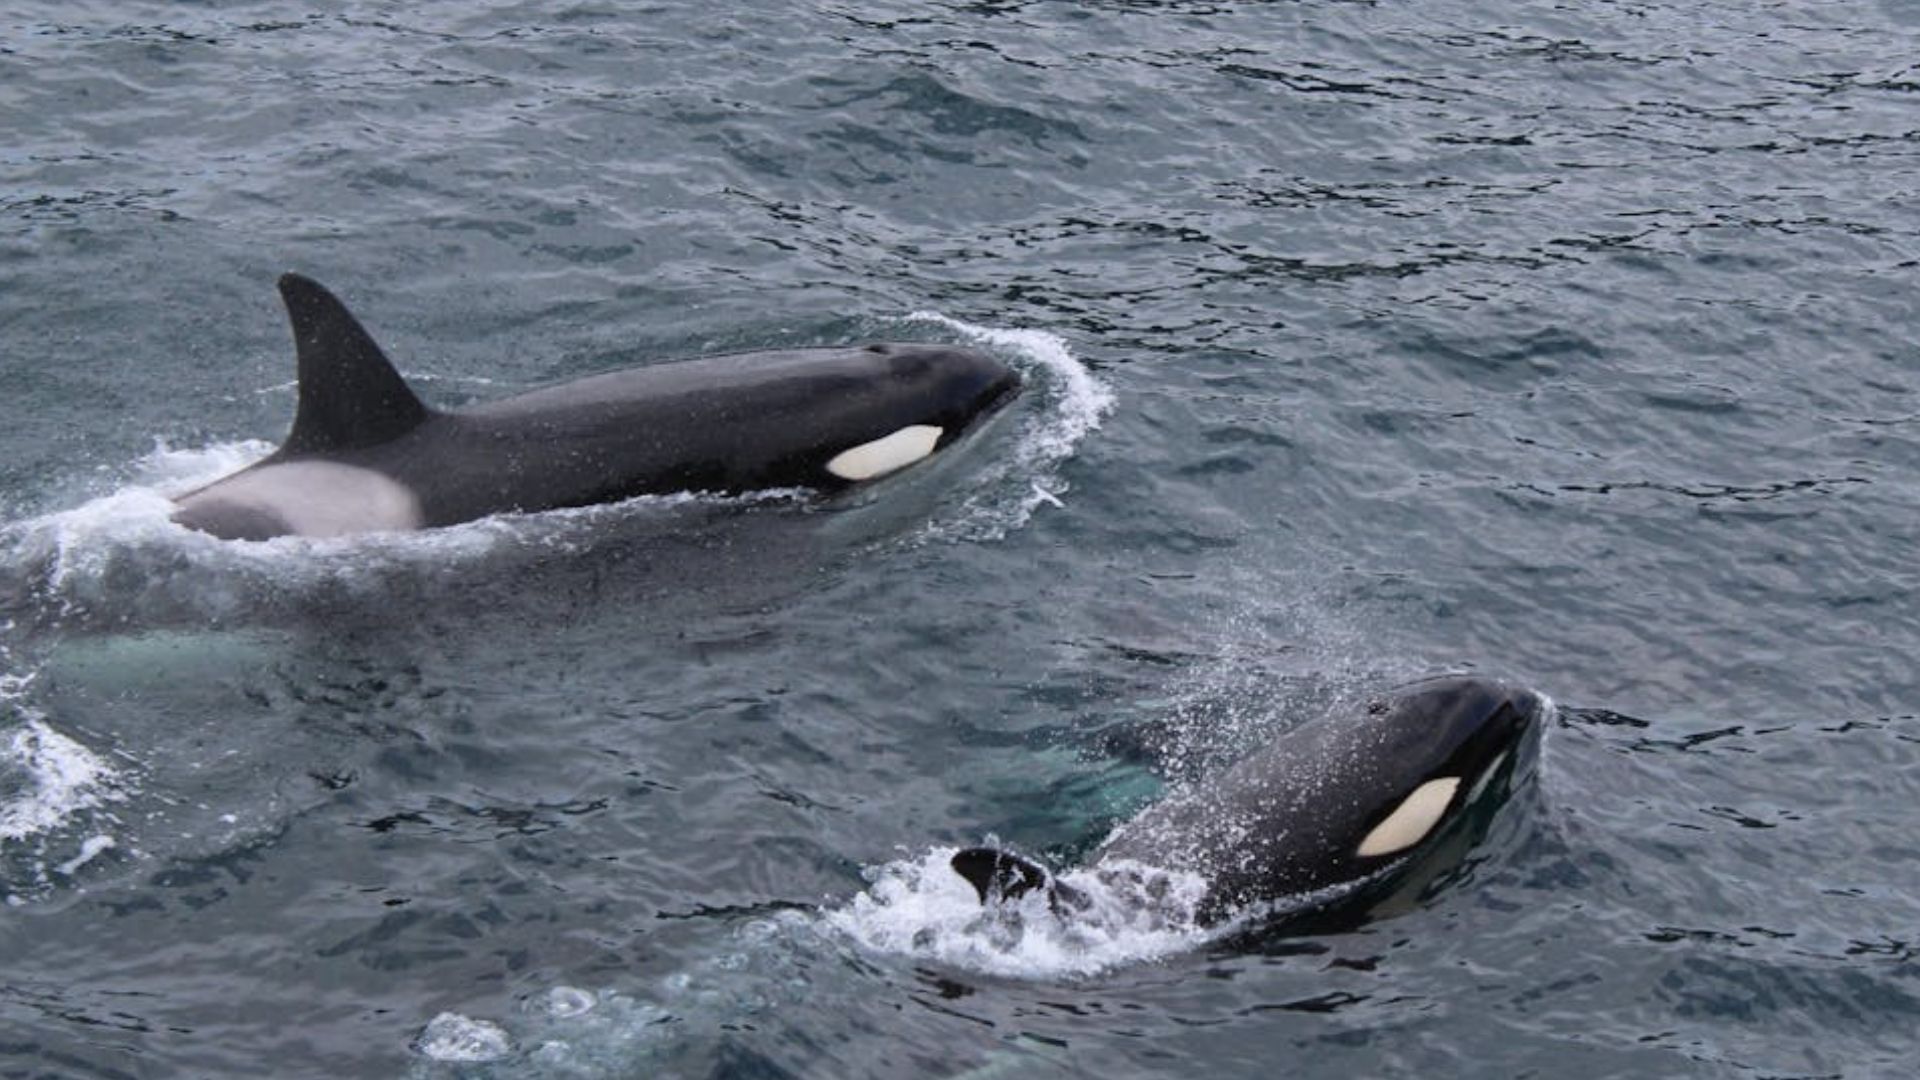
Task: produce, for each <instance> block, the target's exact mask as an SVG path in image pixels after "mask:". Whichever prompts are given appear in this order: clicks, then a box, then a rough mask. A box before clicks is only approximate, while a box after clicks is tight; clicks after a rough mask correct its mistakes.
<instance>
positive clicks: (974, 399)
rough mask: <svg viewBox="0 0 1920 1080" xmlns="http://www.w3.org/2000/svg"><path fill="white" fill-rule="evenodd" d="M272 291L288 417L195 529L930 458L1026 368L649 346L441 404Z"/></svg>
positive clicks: (279, 525)
mask: <svg viewBox="0 0 1920 1080" xmlns="http://www.w3.org/2000/svg"><path fill="white" fill-rule="evenodd" d="M280 296H281V298H282V299H283V300H284V301H285V302H286V306H287V314H288V316H289V317H290V319H291V320H292V323H293V337H294V347H295V350H296V354H297V357H298V361H299V377H300V391H299V406H298V409H297V411H296V413H295V415H294V420H293V430H292V432H291V433H290V434H289V435H288V436H287V438H286V441H285V442H283V443H282V444H281V445H280V447H279V449H277V450H275V451H274V452H273V453H272V454H270V455H268V456H267V457H266V458H265V459H264V460H262V461H260V462H258V463H256V464H254V465H252V466H249V467H247V468H245V469H241V470H240V471H238V472H236V473H233V474H232V475H229V476H227V477H225V478H223V479H220V480H216V481H214V482H213V483H211V484H209V485H207V486H206V487H203V488H200V489H199V490H197V491H193V492H190V493H188V494H186V495H183V496H181V497H180V498H179V499H177V500H176V501H177V502H178V504H179V509H177V510H176V511H175V512H174V515H173V520H174V521H176V522H178V523H179V524H181V525H185V526H187V527H188V528H192V529H198V530H200V531H202V532H207V533H212V534H213V535H215V536H218V537H222V538H225V539H230V540H264V539H268V538H270V537H275V536H284V535H289V534H292V535H299V536H340V535H345V534H350V533H358V532H371V531H378V530H404V529H421V528H432V527H435V526H440V525H451V524H454V523H456V522H461V521H470V520H472V519H474V518H479V517H484V516H486V515H488V514H494V513H500V512H502V511H535V510H551V509H557V508H560V507H569V506H585V505H589V504H593V503H604V502H613V501H617V500H620V499H625V498H629V497H631V496H635V495H644V494H655V493H667V492H676V491H707V492H743V491H755V490H764V489H769V488H782V487H807V488H817V489H822V490H834V489H838V488H843V487H846V486H848V485H850V484H855V483H859V482H861V481H865V480H873V479H878V478H879V477H882V476H885V475H887V474H889V473H892V472H894V471H896V470H898V469H901V468H904V467H906V466H908V465H911V464H913V463H914V462H916V461H918V460H920V459H922V458H924V457H927V456H928V455H930V454H932V453H933V452H934V451H936V450H938V449H940V448H942V447H944V446H946V445H948V444H950V443H952V442H953V441H954V440H955V439H957V438H959V437H960V436H961V435H962V434H963V433H964V432H966V431H967V429H968V428H969V427H970V426H971V425H972V424H973V423H974V422H975V421H977V420H979V419H980V418H981V417H983V416H985V415H987V414H989V413H991V412H993V411H994V410H995V409H996V408H998V407H999V406H1001V405H1003V404H1005V403H1006V402H1007V401H1008V400H1009V399H1011V398H1012V396H1013V395H1014V394H1015V393H1016V392H1017V391H1018V390H1019V387H1020V378H1019V376H1018V375H1016V374H1015V373H1014V372H1013V371H1012V370H1010V369H1009V368H1007V367H1006V366H1005V365H1004V364H1001V363H1000V362H998V361H996V360H994V359H992V358H991V357H988V356H985V355H982V354H980V353H977V352H973V351H971V350H968V349H960V348H954V347H951V346H942V345H904V344H876V345H868V346H865V347H863V348H839V349H831V348H829V349H795V350H789V351H783V352H754V353H738V354H733V355H726V356H713V357H706V358H702V359H697V360H683V361H678V362H673V363H663V364H655V365H652V366H648V367H641V368H633V369H629V370H624V371H615V372H610V373H607V374H603V375H594V376H589V377H587V378H583V379H578V380H576V381H573V382H568V383H563V384H560V385H558V386H551V387H547V388H544V389H539V390H533V391H530V392H528V393H524V394H520V395H518V396H515V397H510V398H507V399H505V400H502V401H494V402H489V403H486V404H482V405H476V406H473V407H471V408H466V409H459V410H453V411H441V410H437V409H433V408H429V407H428V406H426V405H425V404H422V403H421V401H420V399H419V398H417V397H415V396H414V393H413V391H412V389H411V388H409V387H408V386H407V384H406V382H405V380H403V379H402V378H401V377H400V375H399V373H398V372H397V371H395V370H394V368H393V365H392V364H391V363H389V362H388V360H387V358H386V356H385V355H384V354H382V353H381V351H380V347H379V346H378V345H376V344H374V342H373V338H372V337H370V336H369V335H368V334H367V332H366V330H365V329H363V328H362V327H361V325H360V323H359V322H358V320H356V319H355V318H354V317H353V315H352V313H351V312H349V311H348V310H347V308H346V305H344V304H342V303H341V302H340V301H339V300H338V299H337V298H336V297H334V295H333V294H332V293H330V292H328V291H327V290H326V289H324V288H322V287H321V286H320V285H318V284H316V283H315V282H313V281H311V280H309V279H307V278H304V277H301V276H300V275H298V274H287V275H285V276H283V277H282V278H281V279H280Z"/></svg>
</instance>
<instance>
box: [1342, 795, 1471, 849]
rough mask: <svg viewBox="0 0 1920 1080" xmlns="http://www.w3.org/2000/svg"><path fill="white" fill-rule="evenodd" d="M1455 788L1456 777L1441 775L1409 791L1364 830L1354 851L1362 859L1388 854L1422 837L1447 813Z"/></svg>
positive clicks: (1415, 842) (1424, 837) (1410, 844)
mask: <svg viewBox="0 0 1920 1080" xmlns="http://www.w3.org/2000/svg"><path fill="white" fill-rule="evenodd" d="M1459 789H1460V778H1459V777H1457V776H1443V777H1440V778H1439V779H1435V780H1429V781H1427V782H1426V783H1424V784H1421V785H1420V786H1419V787H1417V788H1414V789H1413V794H1411V795H1408V796H1407V797H1406V798H1404V799H1402V800H1400V805H1399V806H1397V807H1395V808H1394V811H1393V813H1391V814H1388V815H1387V817H1386V820H1385V821H1382V822H1381V823H1380V824H1378V825H1375V826H1374V827H1373V831H1371V832H1369V833H1367V835H1366V838H1365V839H1364V840H1361V841H1360V846H1359V847H1358V848H1356V849H1355V850H1354V854H1355V855H1358V856H1359V857H1361V858H1363V859H1370V858H1375V857H1377V856H1381V855H1392V854H1393V853H1395V852H1397V851H1405V850H1406V849H1408V848H1410V847H1412V846H1413V845H1415V844H1417V843H1419V842H1420V841H1422V840H1424V839H1426V838H1427V834H1428V833H1430V832H1432V831H1433V827H1434V826H1435V825H1438V824H1439V823H1440V817H1441V815H1443V814H1445V813H1446V812H1447V805H1448V804H1449V803H1451V802H1452V801H1453V793H1454V792H1455V791H1458V790H1459Z"/></svg>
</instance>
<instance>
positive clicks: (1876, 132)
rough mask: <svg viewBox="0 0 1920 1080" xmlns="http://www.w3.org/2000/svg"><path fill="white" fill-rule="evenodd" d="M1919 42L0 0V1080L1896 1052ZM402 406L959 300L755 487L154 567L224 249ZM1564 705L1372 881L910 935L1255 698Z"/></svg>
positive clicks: (1884, 1060)
mask: <svg viewBox="0 0 1920 1080" xmlns="http://www.w3.org/2000/svg"><path fill="white" fill-rule="evenodd" d="M1916 57H1920V8H1916V7H1915V6H1914V5H1912V4H1910V3H1906V2H1904V0H1883V2H1880V3H1866V2H1817V0H1809V2H1803V3H1790V4H1750V3H1726V2H1722V0H1689V2H1686V3H1680V2H1677V0H1646V2H1594V3H1586V4H1560V3H1542V2H1526V0H1517V2H1512V3H1496V2H1489V0H1473V2H1465V0H1434V2H1429V3H1420V4H1380V3H1364V2H1336V0H1302V2H1299V3H1292V4H1268V3H1252V2H1228V0H1214V2H1202V0H1195V2H1185V3H1182V2H1171V3H1146V2H1132V3H1129V2H1107V3H1097V2H1096V3H1064V2H1019V0H1011V2H981V3H970V4H958V3H932V4H896V3H863V4H851V3H824V4H760V3H754V2H747V3H739V4H729V5H712V4H706V5H679V4H671V3H667V4H652V5H624V4H612V3H578V4H527V3H518V4H516V3H487V2H480V3H465V4H440V5H433V4H429V5H417V4H415V5H403V4H394V3H347V4H342V5H332V6H328V7H327V9H326V10H320V11H316V10H314V8H312V7H310V6H298V5H290V4H286V3H283V2H280V0H263V2H255V3H244V2H242V3H164V4H163V3H153V2H127V3H113V4H104V3H74V2H63V3H60V4H52V3H44V2H39V0H23V2H19V3H14V4H11V5H9V6H8V7H7V9H6V10H5V11H4V12H0V131H4V133H5V136H6V137H5V138H4V139H0V1075H3V1076H8V1077H14V1076H19V1077H174V1076H183V1077H184V1076H193V1077H209V1076H235V1077H240V1076H246V1077H256V1076H276V1077H305V1076H314V1077H320V1076H325V1077H427V1078H439V1077H469V1076H470V1077H509V1076H511V1077H523V1076H525V1077H543V1076H554V1077H610V1076H682V1077H709V1076H711V1077H836V1078H839V1077H856V1076H857V1077H900V1076H915V1077H918V1076H949V1077H969V1078H976V1080H986V1078H989V1077H1006V1076H1099V1077H1104V1078H1112V1077H1132V1076H1165V1075H1205V1076H1248V1077H1252V1076H1272V1075H1275V1074H1276V1073H1284V1074H1286V1075H1292V1076H1310V1077H1321V1076H1324V1077H1342V1078H1345V1077H1354V1076H1411V1075H1419V1076H1427V1077H1431V1076H1474V1077H1491V1076H1514V1077H1519V1076H1555V1077H1580V1078H1588V1077H1648V1076H1688V1077H1739V1078H1749V1077H1751V1078H1759V1077H1847V1078H1856V1077H1895V1076H1907V1075H1910V1074H1911V1070H1912V1068H1913V1064H1912V1063H1913V1060H1914V1056H1915V1051H1916V1049H1920V1045H1917V1044H1920V1039H1916V1037H1915V1035H1914V1031H1915V1030H1916V1028H1917V1027H1920V959H1916V949H1920V943H1917V941H1920V939H1917V938H1916V935H1920V844H1916V841H1915V839H1914V836H1915V832H1914V825H1913V822H1914V819H1915V813H1916V811H1915V807H1916V805H1920V669H1917V668H1916V661H1915V658H1916V657H1917V656H1920V609H1917V608H1916V604H1917V603H1920V597H1917V595H1916V592H1917V590H1920V560H1917V559H1916V555H1915V552H1916V551H1917V550H1920V482H1916V479H1915V477H1916V473H1917V471H1920V399H1917V398H1916V393H1915V392H1916V389H1920V330H1917V329H1916V328H1917V327H1920V302H1916V299H1915V291H1916V286H1920V234H1917V230H1920V64H1917V63H1916V59H1915V58H1916ZM284 270H299V271H301V272H304V273H307V274H310V275H312V276H314V277H316V278H318V279H320V280H321V281H323V282H326V283H328V284H329V285H331V286H332V287H334V288H335V289H337V290H338V291H339V292H340V293H341V294H342V295H343V296H344V297H345V298H346V300H347V301H348V302H349V303H350V304H352V305H353V306H354V308H355V309H356V311H357V312H358V313H359V314H360V315H361V317H362V318H363V319H364V321H366V323H367V324H368V325H369V327H370V328H371V329H372V330H373V332H374V334H375V336H376V337H378V338H379V339H380V340H381V341H382V342H383V343H384V344H385V346H386V347H387V349H388V350H389V352H390V353H391V354H392V355H393V356H394V357H395V359H396V361H397V362H398V363H399V365H400V366H401V368H402V369H403V371H404V372H405V373H406V374H407V375H408V377H409V378H411V379H412V380H414V381H415V382H416V384H417V385H418V386H419V387H420V388H421V390H422V392H423V393H424V394H425V395H426V396H428V397H429V398H431V399H432V400H434V401H436V402H438V403H442V404H458V403H463V402H469V401H477V400H484V399H488V398H492V397H497V396H501V395H504V394H507V393H510V392H513V391H515V390H518V389H523V388H527V387H531V386H536V385H540V384H542V383H545V382H549V381H552V380H555V379H560V378H565V377H569V376H574V375H579V374H583V373H588V372H595V371H602V370H608V369H612V368H617V367H622V366H628V365H633V364H642V363H649V362H655V361H659V360H664V359H668V358H672V357H678V356H687V355H694V354H699V353H704V352H712V351H721V350H729V349H748V348H761V347H785V346H794V345H805V344H837V343H848V342H858V341H865V340H871V339H875V338H895V339H908V340H928V341H954V342H961V341H965V342H971V343H974V344H976V345H978V346H979V347H982V348H985V349H988V350H989V351H992V352H993V353H995V354H996V355H998V356H1000V357H1002V358H1003V359H1005V360H1007V361H1008V362H1009V363H1012V364H1014V365H1016V366H1018V367H1020V368H1021V369H1022V370H1023V371H1024V372H1026V374H1027V376H1028V386H1029V390H1028V392H1027V393H1026V394H1025V395H1024V396H1023V397H1022V398H1021V399H1020V400H1019V401H1018V403H1017V404H1016V405H1015V406H1014V407H1013V408H1012V409H1011V410H1010V411H1009V412H1008V413H1007V414H1005V415H1003V416H1002V417H1001V418H999V419H998V420H997V421H996V422H995V423H994V424H993V425H991V426H990V427H989V428H988V429H987V430H986V431H985V432H983V433H982V435H981V437H980V438H978V439H976V440H974V441H973V442H972V443H970V444H969V445H967V446H965V447H964V448H963V449H962V450H961V452H960V453H957V454H953V455H945V456H943V457H942V458H940V459H938V460H936V461H934V462H932V463H930V464H929V465H928V466H927V467H926V468H923V469H919V470H916V471H914V472H912V473H910V474H908V475H905V476H902V477H899V478H896V479H893V480H889V481H887V482H885V483H883V484H881V485H878V486H876V487H874V488H872V489H870V490H868V491H867V492H866V493H864V494H863V495H861V496H860V497H858V498H855V499H852V500H848V501H845V502H839V503H830V504H829V503H822V502H820V501H819V500H815V499H811V498H808V497H806V496H805V495H804V494H800V493H792V492H774V493H767V494H764V495H760V496H752V497H745V498H738V499H728V500H721V499H711V498H698V497H685V498H660V499H650V500H640V501H637V502H634V503H629V504H624V505H620V506H613V507H601V508H594V509H591V510H583V511H573V512H566V513H556V514H546V515H532V516H524V517H511V516H510V517H501V518H494V519H489V520H484V521H480V522H475V523H472V524H470V525H465V526H460V527H456V528H453V529H448V530H443V531H440V532H435V533H429V534H420V535H413V536H379V537H369V538H362V539H359V540H353V541H329V542H311V541H297V540H286V541H275V542H271V543H267V544H223V543H220V542H217V541H213V540H210V539H208V538H205V537H199V536H194V535H189V534H186V533H185V532H184V531H182V530H179V529H177V528H174V527H173V526H171V525H170V524H168V522H167V520H166V517H167V507H168V503H167V495H168V494H169V493H175V492H178V491H180V490H182V489H184V488H186V487H189V486H191V485H192V484H194V483H195V482H197V481H199V480H202V479H206V478H210V477H213V476H217V475H219V474H221V473H222V472H224V471H226V470H228V469H231V468H233V467H236V466H237V465H239V464H242V463H244V462H246V461H249V460H252V459H253V458H255V457H258V456H259V455H261V454H263V453H265V452H266V451H267V450H268V449H269V448H270V447H271V446H272V444H273V443H274V441H275V440H277V439H278V438H279V437H280V435H281V434H282V433H283V432H284V431H285V427H286V424H287V422H288V420H289V418H290V416H291V411H292V404H293V396H292V391H293V386H292V383H291V382H290V380H291V378H292V357H291V350H290V348H289V342H288V340H287V331H286V329H285V326H284V320H283V316H282V314H281V312H280V311H279V308H278V304H277V300H276V298H275V296H274V293H273V279H274V276H275V275H276V274H278V273H280V272H282V271H284ZM1463 669H1465V670H1478V671H1484V672H1489V673H1498V674H1501V675H1505V676H1508V677H1511V678H1514V679H1517V680H1520V681H1523V682H1525V683H1527V684H1528V685H1531V686H1534V687H1536V688H1538V689H1539V690H1540V691H1541V692H1543V693H1545V694H1548V695H1550V696H1551V697H1552V698H1553V699H1554V700H1555V701H1556V702H1557V703H1558V706H1559V707H1558V711H1557V714H1556V718H1555V721H1554V723H1553V727H1552V730H1551V731H1550V732H1549V733H1548V737H1547V739H1546V742H1545V746H1544V749H1543V755H1542V761H1541V767H1540V771H1539V774H1538V776H1537V778H1536V780H1535V782H1534V784H1533V786H1532V788H1531V789H1529V790H1528V791H1527V792H1525V793H1524V794H1523V795H1522V796H1521V797H1519V798H1516V799H1515V800H1514V801H1513V802H1512V803H1510V804H1509V805H1508V806H1506V807H1505V808H1503V809H1502V811H1501V813H1500V814H1499V816H1498V817H1497V819H1496V820H1495V822H1494V824H1493V827H1492V828H1491V829H1490V831H1489V832H1488V834H1487V836H1486V837H1485V838H1484V839H1483V840H1482V842H1481V843H1480V844H1479V846H1478V847H1477V848H1476V849H1475V850H1474V852H1473V854H1472V856H1471V858H1470V859H1469V860H1468V861H1467V862H1466V863H1464V864H1463V865H1462V866H1461V867H1459V868H1458V869H1457V871H1456V872H1455V873H1454V874H1453V875H1452V876H1451V878H1450V879H1449V880H1447V881H1445V882H1444V883H1443V885H1442V886H1441V887H1439V888H1438V889H1436V890H1434V891H1433V892H1432V893H1431V894H1430V895H1429V896H1427V897H1425V898H1424V899H1423V900H1421V901H1420V902H1419V903H1418V904H1416V905H1413V906H1412V908H1411V909H1410V910H1407V911H1404V912H1402V913H1399V914H1396V915H1394V916H1392V917H1389V918H1381V919H1378V920H1375V921H1372V922H1368V923H1366V924H1364V925H1361V926H1358V927H1350V928H1345V929H1341V930H1339V931H1313V932H1309V931H1298V932H1288V931H1286V930H1284V929H1276V930H1273V931H1270V932H1266V933H1261V934H1254V935H1251V936H1246V935H1233V936H1227V935H1219V934H1212V935H1210V934H1205V933H1198V932H1192V931H1188V930H1183V929H1181V928H1179V927H1165V926H1150V925H1139V926H1119V927H1115V928H1110V932H1101V933H1092V932H1088V931H1087V930H1086V929H1085V928H1076V927H1073V926H1062V925H1053V924H1049V923H1048V922H1047V920H1045V919H1043V918H1035V919H1031V920H1029V921H1028V922H1026V923H1024V924H1019V923H1011V922H1009V921H1007V920H1004V919H994V918H987V917H983V916H982V914H981V913H980V911H979V910H978V908H977V905H975V904H974V903H973V901H972V900H971V897H970V893H969V892H968V890H967V889H966V887H965V885H964V884H962V883H960V882H959V881H958V879H957V878H955V877H953V876H952V875H950V874H946V873H944V872H942V871H941V869H940V868H941V867H942V865H943V862H944V858H945V856H946V854H948V853H950V852H951V851H952V850H953V849H954V848H956V847H960V846H966V845H971V844H976V843H979V842H981V841H983V840H985V839H987V838H989V837H997V838H999V839H1000V840H1002V841H1004V842H1007V843H1011V844H1014V845H1017V846H1019V847H1020V848H1022V849H1023V850H1027V851H1030V852H1034V853H1037V854H1039V855H1042V856H1044V857H1046V858H1049V859H1050V860H1053V861H1055V862H1057V863H1058V864H1060V865H1071V864H1072V863H1073V861H1074V860H1075V858H1076V857H1077V856H1079V855H1081V854H1083V853H1084V852H1086V851H1087V850H1088V849H1089V848H1091V847H1092V846H1093V845H1094V844H1096V843H1097V842H1098V841H1099V839H1100V838H1101V837H1102V836H1104V835H1105V833H1106V831H1107V830H1108V829H1110V828H1111V827H1112V826H1113V825H1114V824H1115V823H1116V822H1118V821H1120V820H1123V819H1124V818H1125V817H1126V816H1128V815H1129V814H1131V813H1132V812H1134V811H1135V810H1136V809H1138V808H1139V807H1141V806H1143V805H1145V804H1147V803H1148V802H1150V801H1151V800H1152V799H1154V798H1155V797H1156V796H1157V795H1158V794H1159V793H1160V792H1161V791H1162V790H1164V789H1165V787H1166V786H1167V785H1168V784H1173V783H1179V782H1182V781H1183V780H1187V779H1190V778H1193V777H1204V775H1205V774H1206V772H1207V771H1208V770H1210V769H1214V768H1218V767H1220V765H1221V764H1222V763H1223V762H1226V761H1231V760H1232V759H1233V758H1234V757H1235V756H1236V755H1237V754H1239V753H1241V752H1243V751H1244V750H1246V749H1247V748H1248V747H1250V746H1252V745H1255V744H1257V743H1258V742H1259V741H1260V740H1261V739H1262V738H1264V737H1265V736H1267V735H1270V734H1272V733H1274V732H1277V731H1280V730H1284V729H1285V728H1286V727H1287V726H1288V725H1291V724H1294V723H1298V722H1301V721H1303V720H1308V719H1312V718H1314V717H1316V716H1320V715H1323V714H1326V713H1328V712H1333V711H1338V710H1340V709H1343V708H1347V707H1350V706H1351V703H1352V702H1353V701H1354V700H1355V699H1356V698H1358V697H1359V696H1361V695H1364V694H1365V693H1367V692H1369V691H1371V690H1372V689H1374V688H1376V687H1379V686H1382V685H1386V684H1390V683H1392V682H1394V681H1396V680H1400V679H1405V678H1410V677H1414V676H1418V675H1421V674H1425V673H1428V672H1432V671H1439V670H1463Z"/></svg>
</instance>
